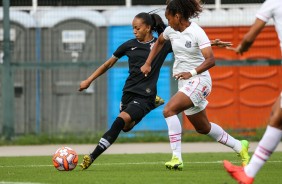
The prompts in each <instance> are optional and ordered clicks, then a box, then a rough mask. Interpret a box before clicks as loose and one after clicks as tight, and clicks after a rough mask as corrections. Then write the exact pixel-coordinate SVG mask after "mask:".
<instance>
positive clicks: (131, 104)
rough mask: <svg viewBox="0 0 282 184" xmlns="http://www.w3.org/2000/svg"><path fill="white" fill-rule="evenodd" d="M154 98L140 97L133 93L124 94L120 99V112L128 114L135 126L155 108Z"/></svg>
mask: <svg viewBox="0 0 282 184" xmlns="http://www.w3.org/2000/svg"><path fill="white" fill-rule="evenodd" d="M155 98H156V96H149V97H147V96H142V95H138V94H135V93H130V92H124V93H123V95H122V98H121V106H120V112H122V111H124V112H126V113H128V114H129V115H130V117H131V119H132V121H135V125H136V124H137V123H139V122H140V121H141V120H142V118H144V117H145V116H146V114H148V113H149V112H150V111H151V110H153V109H154V108H155Z"/></svg>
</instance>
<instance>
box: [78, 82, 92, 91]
mask: <svg viewBox="0 0 282 184" xmlns="http://www.w3.org/2000/svg"><path fill="white" fill-rule="evenodd" d="M90 84H91V82H89V81H88V80H84V81H81V83H80V86H79V89H78V91H83V90H85V89H87V88H88V87H89V86H90Z"/></svg>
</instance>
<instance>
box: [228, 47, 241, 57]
mask: <svg viewBox="0 0 282 184" xmlns="http://www.w3.org/2000/svg"><path fill="white" fill-rule="evenodd" d="M226 49H228V50H232V51H234V52H236V53H237V54H240V55H243V53H244V51H243V50H242V48H241V45H238V46H237V47H236V48H235V47H227V48H226Z"/></svg>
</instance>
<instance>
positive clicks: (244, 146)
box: [238, 140, 250, 166]
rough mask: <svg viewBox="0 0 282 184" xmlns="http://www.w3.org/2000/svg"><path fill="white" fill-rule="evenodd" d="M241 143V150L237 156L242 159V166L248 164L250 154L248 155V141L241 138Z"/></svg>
mask: <svg viewBox="0 0 282 184" xmlns="http://www.w3.org/2000/svg"><path fill="white" fill-rule="evenodd" d="M241 145H242V150H241V151H240V153H239V154H238V156H239V157H241V159H242V166H246V165H248V163H249V161H250V156H249V153H248V150H249V142H248V141H246V140H242V141H241Z"/></svg>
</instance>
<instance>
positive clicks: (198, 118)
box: [141, 0, 250, 170]
mask: <svg viewBox="0 0 282 184" xmlns="http://www.w3.org/2000/svg"><path fill="white" fill-rule="evenodd" d="M201 11H202V7H201V5H200V4H199V2H198V0H172V1H169V2H168V3H167V7H166V11H165V16H166V18H167V20H168V23H169V26H168V27H167V28H166V29H165V31H164V32H163V34H161V35H160V36H159V38H158V40H157V41H156V43H155V45H154V47H153V49H152V50H151V52H150V55H149V57H148V59H147V61H146V62H145V64H144V65H143V66H142V67H141V71H142V72H143V73H144V74H145V76H147V75H148V73H149V72H150V70H151V64H152V61H153V59H154V57H155V56H156V54H157V53H159V51H160V50H161V49H162V47H163V45H164V44H165V42H166V40H170V42H171V44H172V50H173V53H174V57H175V61H174V65H173V76H174V77H175V78H176V79H178V89H179V91H178V92H177V93H176V94H175V95H174V96H173V97H172V98H171V99H170V101H169V102H168V103H167V105H166V106H165V108H164V111H163V115H164V117H165V120H166V122H167V125H168V134H169V139H170V145H171V148H172V150H173V155H172V159H171V161H169V162H166V163H165V166H166V167H167V168H168V169H178V170H182V168H183V161H182V157H181V134H182V128H181V124H180V121H179V119H178V117H177V114H179V113H180V112H183V111H184V113H185V115H186V116H187V118H188V119H189V120H190V122H191V123H192V125H193V126H194V127H195V129H196V131H197V132H198V133H200V134H205V135H208V136H210V137H211V138H213V139H214V140H216V141H218V142H220V143H222V144H224V145H226V146H228V147H230V148H232V149H233V150H234V151H235V152H236V153H237V154H238V155H239V156H240V157H241V159H242V164H243V165H246V164H247V163H248V162H249V158H250V157H249V155H248V146H249V143H248V141H246V140H242V141H239V140H237V139H235V138H233V137H232V136H230V135H229V134H228V133H227V132H225V131H224V130H223V129H222V128H221V127H220V126H219V125H217V124H215V123H212V122H209V120H208V118H207V115H206V110H205V108H206V106H207V104H208V101H207V100H206V97H207V96H208V95H209V94H210V92H211V89H212V82H211V77H210V74H209V71H208V69H209V68H211V67H213V66H214V65H215V60H214V57H213V51H212V48H211V44H210V40H209V38H208V37H207V35H206V33H205V32H204V30H203V29H202V28H201V27H199V26H198V25H197V24H196V23H194V22H190V21H189V19H191V18H193V17H197V16H198V15H199V13H200V12H201Z"/></svg>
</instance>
